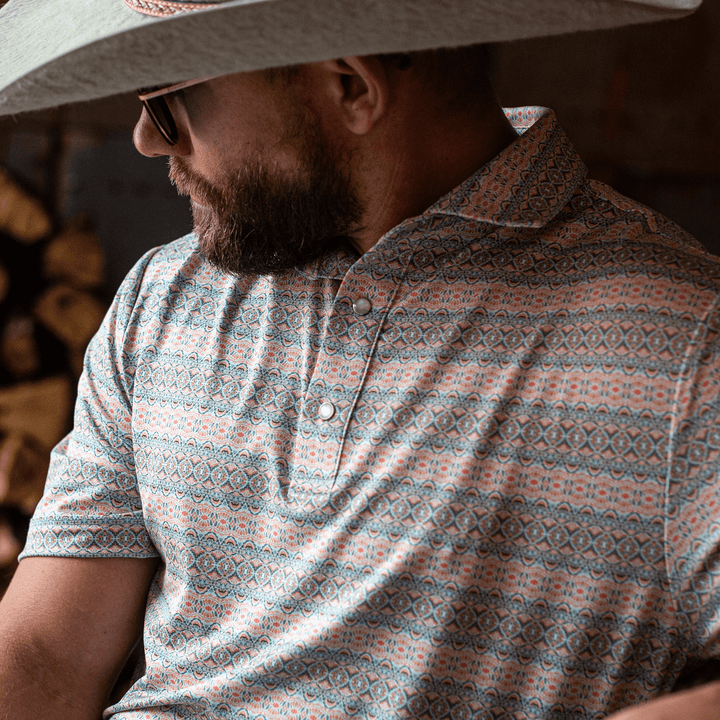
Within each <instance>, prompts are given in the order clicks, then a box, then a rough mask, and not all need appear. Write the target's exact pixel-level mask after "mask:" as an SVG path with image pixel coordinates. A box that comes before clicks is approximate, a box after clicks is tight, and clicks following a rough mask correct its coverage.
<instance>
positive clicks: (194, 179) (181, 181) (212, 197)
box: [168, 157, 220, 205]
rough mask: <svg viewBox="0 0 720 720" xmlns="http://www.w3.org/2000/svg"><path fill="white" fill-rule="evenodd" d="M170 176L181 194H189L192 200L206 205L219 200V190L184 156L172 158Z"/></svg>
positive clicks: (169, 162)
mask: <svg viewBox="0 0 720 720" xmlns="http://www.w3.org/2000/svg"><path fill="white" fill-rule="evenodd" d="M168 177H169V178H170V182H171V183H172V184H173V185H174V186H175V188H176V189H177V191H178V193H179V194H180V195H187V196H189V197H190V198H191V199H192V200H195V201H196V202H200V203H202V204H206V205H207V204H211V203H213V202H217V201H218V200H219V195H220V193H219V192H218V190H217V189H216V188H215V187H213V185H212V184H211V183H209V182H208V181H207V180H205V178H203V177H201V176H200V175H199V174H198V173H196V172H195V171H194V170H192V168H190V167H189V166H188V164H187V162H186V161H185V159H184V158H178V157H171V158H170V160H169V161H168Z"/></svg>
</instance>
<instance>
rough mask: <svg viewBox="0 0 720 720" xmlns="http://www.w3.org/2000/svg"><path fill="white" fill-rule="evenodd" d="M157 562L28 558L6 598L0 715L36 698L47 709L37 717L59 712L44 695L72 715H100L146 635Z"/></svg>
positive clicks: (0, 628)
mask: <svg viewBox="0 0 720 720" xmlns="http://www.w3.org/2000/svg"><path fill="white" fill-rule="evenodd" d="M157 566H158V559H157V558H150V559H136V558H92V559H88V558H60V557H30V558H26V559H25V560H23V561H22V562H21V563H20V565H19V567H18V570H17V572H16V573H15V577H14V578H13V581H12V583H11V584H10V587H9V588H8V591H7V593H6V595H5V597H4V598H3V600H2V602H0V685H2V686H3V689H4V690H5V689H7V690H8V695H7V697H8V700H5V699H3V703H5V702H8V703H10V704H9V705H8V707H5V706H4V705H2V706H0V717H5V715H4V712H7V711H8V708H12V707H13V705H12V703H13V702H15V704H16V705H17V708H18V710H21V709H22V710H23V711H25V710H26V709H27V710H30V705H29V703H31V701H32V700H33V699H34V698H38V699H40V698H42V700H41V702H42V703H43V705H41V706H40V707H44V711H43V712H41V713H40V714H39V715H36V717H53V714H52V712H49V710H50V708H49V706H48V702H49V701H48V700H47V698H46V697H43V696H44V695H46V696H47V697H55V696H57V699H58V701H59V702H60V703H65V705H64V708H65V710H64V712H68V711H70V710H72V713H74V714H73V715H72V716H73V717H78V718H79V717H82V716H83V714H84V713H88V714H87V717H93V716H95V717H97V713H98V712H99V710H101V709H102V708H101V705H102V704H103V703H104V702H105V700H106V698H107V694H108V693H109V692H110V690H111V688H112V684H113V682H114V680H115V678H116V676H117V673H118V672H119V671H120V669H121V668H122V665H123V663H124V661H125V659H126V657H127V655H128V653H129V652H130V651H131V650H132V647H133V645H134V644H135V641H136V640H137V638H138V635H139V633H140V630H141V627H142V621H143V615H144V611H145V604H146V600H147V594H148V590H149V588H150V583H151V582H152V578H153V576H154V573H155V571H156V569H157ZM75 702H79V703H81V705H82V704H83V703H84V704H85V705H86V706H87V707H85V705H82V706H81V705H78V706H77V707H76V705H74V704H68V703H75ZM31 716H32V715H31V713H30V712H28V713H27V717H31ZM59 716H60V715H59ZM7 717H11V718H14V717H24V715H23V714H22V713H20V714H17V715H15V714H13V713H12V712H9V713H8V714H7Z"/></svg>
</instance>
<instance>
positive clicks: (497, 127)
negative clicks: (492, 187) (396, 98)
mask: <svg viewBox="0 0 720 720" xmlns="http://www.w3.org/2000/svg"><path fill="white" fill-rule="evenodd" d="M516 139H517V133H516V132H515V130H514V128H513V127H512V125H511V124H510V123H509V122H508V120H507V118H506V117H505V114H504V113H503V111H502V108H501V107H500V106H499V105H498V106H496V107H492V108H490V109H489V110H488V111H487V112H486V113H485V114H484V115H482V116H474V115H470V114H462V115H456V116H455V117H454V118H453V119H452V121H448V119H447V118H445V117H443V116H439V117H433V116H432V114H430V113H427V116H426V117H425V118H424V119H422V118H414V119H412V118H411V119H410V121H409V122H407V123H406V124H405V126H404V127H403V126H402V125H401V124H399V123H398V126H397V127H392V126H390V127H387V128H385V132H384V133H382V134H380V135H379V136H378V137H377V138H376V139H375V141H374V142H373V143H371V144H369V147H368V148H367V149H366V151H365V152H364V157H363V159H362V162H360V163H358V167H359V170H358V173H357V175H358V176H359V177H358V178H357V182H358V187H359V189H360V192H361V193H362V196H363V197H364V199H365V203H366V212H365V216H364V223H363V227H362V229H361V230H360V231H359V232H358V233H357V234H356V236H355V243H356V246H357V247H358V249H359V250H360V251H361V252H367V250H369V249H370V248H371V247H372V246H373V245H375V244H376V243H377V242H378V240H379V239H380V238H381V237H382V236H383V235H384V234H385V233H386V232H388V231H389V230H391V229H392V228H394V227H396V226H397V225H399V224H400V223H401V222H403V220H406V219H407V218H410V217H414V216H416V215H420V214H422V213H423V212H424V211H425V210H426V209H427V208H429V207H430V206H431V205H433V204H434V203H435V202H437V201H438V200H439V199H440V198H442V197H443V196H445V195H447V194H448V193H449V192H451V191H452V190H453V189H454V188H456V187H457V186H458V185H460V184H461V183H462V182H463V181H464V180H466V179H467V178H468V177H470V176H471V175H473V174H474V173H475V172H477V171H478V170H479V169H480V168H481V167H483V166H484V165H486V164H487V163H488V162H490V161H491V160H492V159H493V158H495V157H496V156H497V155H498V154H499V153H501V152H502V151H503V150H504V149H505V148H506V147H507V146H508V145H510V144H511V143H512V142H514V141H515V140H516Z"/></svg>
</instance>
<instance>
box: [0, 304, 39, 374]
mask: <svg viewBox="0 0 720 720" xmlns="http://www.w3.org/2000/svg"><path fill="white" fill-rule="evenodd" d="M0 360H1V361H2V364H3V367H4V368H5V370H7V371H8V372H9V373H10V375H12V376H13V377H14V378H15V379H16V380H24V379H26V378H29V377H31V376H32V375H34V374H35V373H36V372H37V371H38V370H39V369H40V351H39V350H38V346H37V342H36V340H35V331H34V324H33V321H32V318H30V317H28V316H27V315H19V316H15V317H12V318H10V320H9V321H8V324H7V325H6V326H5V329H4V331H3V334H2V338H0Z"/></svg>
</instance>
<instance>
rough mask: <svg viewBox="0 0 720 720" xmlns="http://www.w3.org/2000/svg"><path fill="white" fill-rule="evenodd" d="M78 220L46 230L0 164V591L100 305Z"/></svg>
mask: <svg viewBox="0 0 720 720" xmlns="http://www.w3.org/2000/svg"><path fill="white" fill-rule="evenodd" d="M102 285H103V254H102V250H101V247H100V243H99V241H98V239H97V237H96V236H95V234H94V233H93V232H92V230H91V228H90V227H89V226H88V223H87V222H86V221H83V220H78V221H75V222H74V223H72V224H70V225H69V226H68V227H66V228H64V229H63V230H62V231H61V232H59V233H53V226H52V222H51V218H50V215H49V213H48V212H47V210H46V209H45V207H44V206H43V205H42V203H41V202H40V201H39V200H38V199H37V198H35V197H33V196H32V195H31V194H30V193H28V192H27V191H25V190H24V189H23V188H22V187H21V185H20V184H19V183H18V182H17V181H16V180H15V179H14V178H13V177H12V176H11V175H10V174H9V173H8V172H7V171H5V170H4V169H3V168H1V167H0V595H2V593H3V592H4V590H5V587H6V584H7V582H8V581H9V578H10V577H11V576H12V573H13V572H14V569H15V567H16V565H17V556H18V553H19V552H20V550H21V549H22V546H23V543H24V541H25V534H26V532H27V524H28V520H29V517H30V515H31V514H32V511H33V509H34V507H35V505H36V504H37V502H38V500H39V499H40V497H41V495H42V491H43V486H44V483H45V475H46V472H47V468H48V462H49V455H50V450H51V449H52V447H53V446H54V445H55V444H56V443H57V442H58V441H59V440H60V439H61V438H62V437H63V435H64V434H65V433H66V432H67V431H68V429H69V425H70V422H71V414H72V405H73V402H74V388H75V383H76V381H77V378H78V376H79V374H80V371H81V368H82V358H83V354H84V351H85V347H86V345H87V343H88V341H89V340H90V338H91V337H92V335H93V334H94V332H95V330H96V329H97V328H98V326H99V325H100V322H101V320H102V317H103V314H104V312H105V307H106V303H105V302H103V301H102V300H100V299H99V298H98V291H99V289H100V288H101V287H102Z"/></svg>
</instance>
